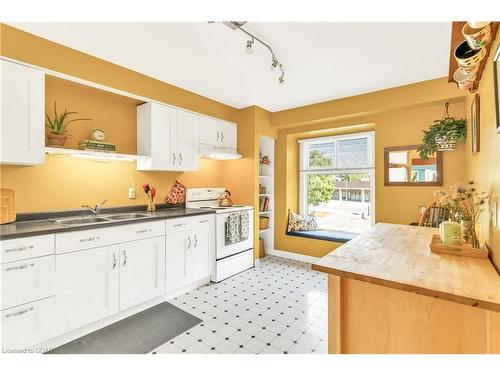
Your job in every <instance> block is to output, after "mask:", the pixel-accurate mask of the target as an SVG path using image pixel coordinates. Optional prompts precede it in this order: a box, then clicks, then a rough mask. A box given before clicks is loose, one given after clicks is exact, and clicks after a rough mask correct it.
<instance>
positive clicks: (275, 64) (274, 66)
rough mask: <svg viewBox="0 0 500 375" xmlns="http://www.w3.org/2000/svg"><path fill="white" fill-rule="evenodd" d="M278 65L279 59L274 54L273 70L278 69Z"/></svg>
mask: <svg viewBox="0 0 500 375" xmlns="http://www.w3.org/2000/svg"><path fill="white" fill-rule="evenodd" d="M277 66H278V59H277V58H276V57H275V56H273V62H272V63H271V70H273V71H274V70H276V67H277Z"/></svg>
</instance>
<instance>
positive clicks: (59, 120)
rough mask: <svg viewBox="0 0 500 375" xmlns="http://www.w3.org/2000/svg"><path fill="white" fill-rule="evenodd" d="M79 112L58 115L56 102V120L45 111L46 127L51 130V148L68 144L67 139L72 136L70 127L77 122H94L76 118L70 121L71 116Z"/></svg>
mask: <svg viewBox="0 0 500 375" xmlns="http://www.w3.org/2000/svg"><path fill="white" fill-rule="evenodd" d="M77 113H78V112H68V111H67V110H64V112H63V113H57V108H56V102H54V118H51V117H50V116H49V115H48V113H47V111H45V119H46V121H45V126H46V127H48V128H49V129H50V132H49V134H47V140H48V144H49V146H55V147H62V146H64V144H65V143H66V139H67V138H68V137H70V136H71V135H70V134H68V126H69V124H70V123H72V122H75V121H87V120H92V119H90V118H75V119H71V120H70V119H69V116H71V115H74V114H77Z"/></svg>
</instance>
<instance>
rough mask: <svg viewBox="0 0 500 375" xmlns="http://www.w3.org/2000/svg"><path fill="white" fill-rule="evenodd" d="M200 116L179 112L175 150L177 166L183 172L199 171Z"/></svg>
mask: <svg viewBox="0 0 500 375" xmlns="http://www.w3.org/2000/svg"><path fill="white" fill-rule="evenodd" d="M199 128H200V115H197V114H196V113H192V112H187V111H181V110H177V126H176V131H175V137H174V138H173V139H175V140H176V144H175V149H176V153H177V162H178V163H177V166H178V168H179V170H182V171H195V170H198V155H199V146H200V145H199Z"/></svg>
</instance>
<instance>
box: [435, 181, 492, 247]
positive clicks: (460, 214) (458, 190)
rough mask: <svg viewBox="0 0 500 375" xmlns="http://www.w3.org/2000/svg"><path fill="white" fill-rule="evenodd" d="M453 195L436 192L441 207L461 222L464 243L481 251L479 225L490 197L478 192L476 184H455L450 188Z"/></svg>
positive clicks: (471, 182)
mask: <svg viewBox="0 0 500 375" xmlns="http://www.w3.org/2000/svg"><path fill="white" fill-rule="evenodd" d="M450 190H451V193H447V192H445V191H436V192H435V193H434V195H436V196H437V197H438V198H439V200H438V204H439V205H440V206H441V207H445V208H447V209H448V210H449V211H450V213H451V215H452V216H453V217H454V218H455V220H457V221H460V222H461V224H462V228H463V238H464V241H466V242H470V243H471V245H472V247H473V248H475V249H479V248H480V247H481V244H480V243H479V234H478V233H477V223H478V222H479V218H480V216H481V214H482V213H483V212H484V211H485V210H486V209H487V206H488V200H489V196H488V194H486V193H485V192H478V191H477V190H476V188H475V187H474V182H473V181H470V182H469V183H468V184H467V185H466V186H463V185H460V184H458V183H457V184H455V185H453V186H451V188H450Z"/></svg>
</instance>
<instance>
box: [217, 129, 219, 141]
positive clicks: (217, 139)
mask: <svg viewBox="0 0 500 375" xmlns="http://www.w3.org/2000/svg"><path fill="white" fill-rule="evenodd" d="M217 142H219V132H218V131H217Z"/></svg>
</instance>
